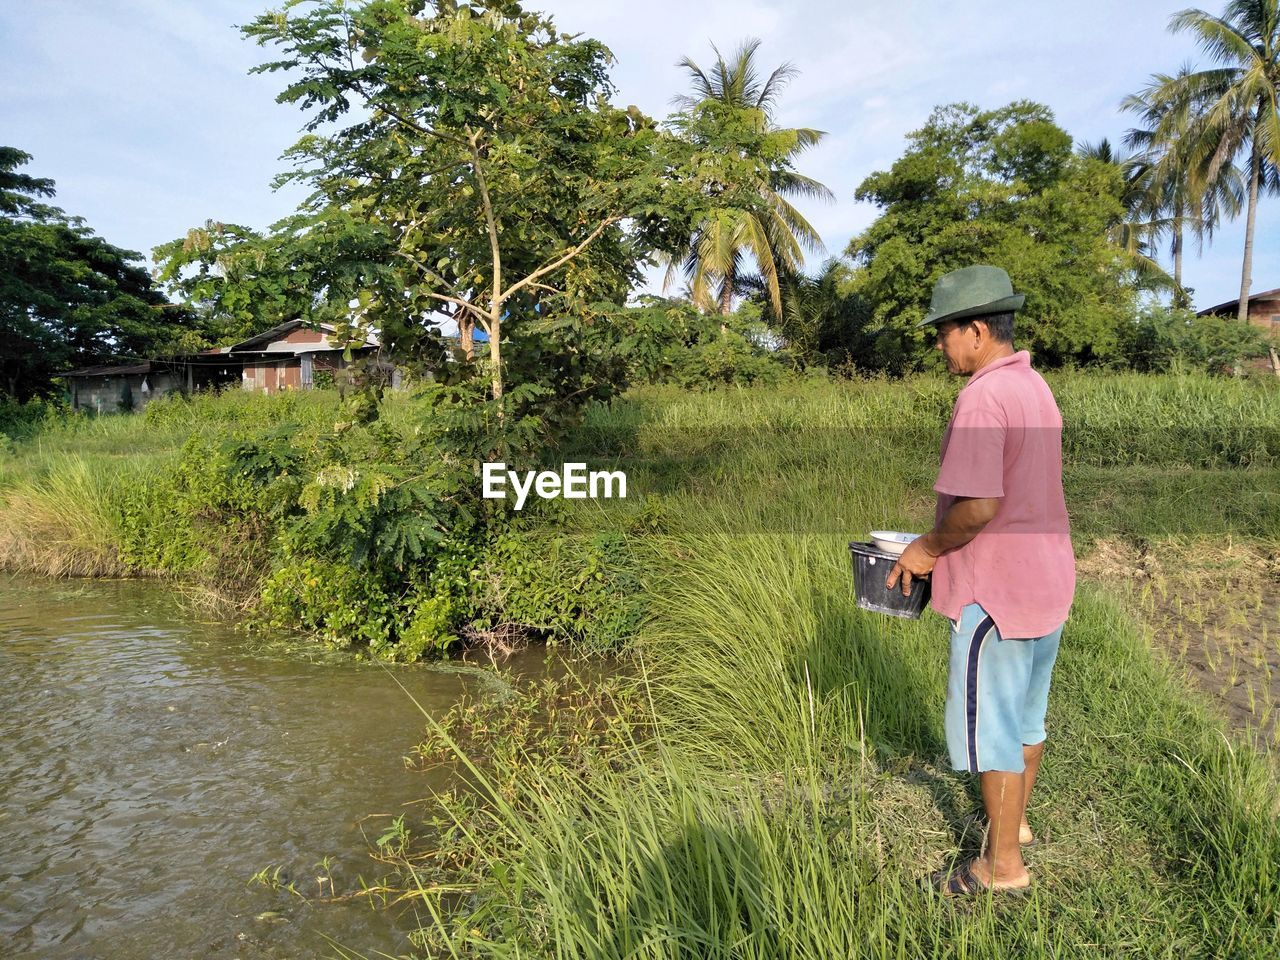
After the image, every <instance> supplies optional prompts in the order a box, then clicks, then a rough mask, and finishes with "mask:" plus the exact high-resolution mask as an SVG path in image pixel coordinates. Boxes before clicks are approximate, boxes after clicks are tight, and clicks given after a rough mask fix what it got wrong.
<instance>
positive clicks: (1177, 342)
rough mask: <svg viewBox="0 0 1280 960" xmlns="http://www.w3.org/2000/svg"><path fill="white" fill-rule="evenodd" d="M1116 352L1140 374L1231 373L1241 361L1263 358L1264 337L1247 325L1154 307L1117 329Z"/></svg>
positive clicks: (1264, 348) (1254, 327)
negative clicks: (1118, 341)
mask: <svg viewBox="0 0 1280 960" xmlns="http://www.w3.org/2000/svg"><path fill="white" fill-rule="evenodd" d="M1120 351H1121V355H1122V356H1123V358H1124V361H1125V363H1126V364H1127V365H1129V366H1131V367H1132V368H1133V369H1135V370H1140V371H1142V372H1144V373H1170V372H1174V373H1176V372H1181V371H1183V370H1185V369H1194V370H1202V371H1204V372H1206V373H1231V372H1233V370H1234V369H1235V368H1236V367H1237V366H1238V365H1239V364H1240V363H1242V362H1243V361H1244V360H1247V359H1250V358H1253V357H1262V356H1266V354H1267V341H1266V339H1265V338H1264V336H1263V334H1262V331H1261V330H1260V329H1259V328H1258V327H1256V326H1254V325H1253V324H1251V323H1240V321H1238V320H1236V319H1234V318H1232V319H1226V318H1223V317H1215V316H1207V317H1198V316H1196V314H1195V313H1194V312H1193V311H1191V310H1179V309H1176V308H1175V309H1166V308H1164V307H1160V306H1155V305H1152V306H1148V307H1147V308H1146V309H1144V310H1143V311H1142V312H1141V313H1139V314H1138V316H1137V317H1136V318H1135V319H1134V320H1133V321H1132V322H1131V323H1129V324H1126V325H1125V326H1123V327H1122V328H1121V331H1120Z"/></svg>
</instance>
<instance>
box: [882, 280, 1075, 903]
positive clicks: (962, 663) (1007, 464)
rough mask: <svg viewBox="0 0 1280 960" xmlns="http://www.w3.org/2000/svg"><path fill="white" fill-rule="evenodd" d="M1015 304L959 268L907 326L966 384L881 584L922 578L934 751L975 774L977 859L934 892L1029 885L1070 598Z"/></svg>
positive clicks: (1046, 441)
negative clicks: (1037, 796) (924, 523)
mask: <svg viewBox="0 0 1280 960" xmlns="http://www.w3.org/2000/svg"><path fill="white" fill-rule="evenodd" d="M1023 299H1024V298H1023V296H1022V295H1020V294H1017V295H1015V294H1014V292H1013V286H1012V285H1011V284H1010V282H1009V277H1008V275H1007V274H1006V273H1005V272H1004V271H1003V270H1001V269H999V268H998V267H990V266H974V267H965V268H964V269H963V270H956V271H953V272H952V273H948V274H947V275H946V276H944V277H943V278H942V279H941V280H939V281H938V283H937V285H936V286H935V287H934V290H933V299H932V303H931V304H930V310H929V314H928V316H926V317H925V319H924V320H923V321H921V323H919V324H917V326H919V327H923V326H930V325H931V326H933V327H934V328H935V336H936V346H937V348H938V349H939V350H941V351H942V355H943V356H944V357H945V358H946V363H947V372H949V373H951V374H954V375H957V376H962V377H968V378H969V382H968V383H967V384H966V385H965V386H964V388H963V389H962V390H961V391H960V394H959V396H957V397H956V404H955V409H954V410H953V411H952V414H951V422H950V423H949V424H948V425H947V429H946V432H945V433H944V434H943V436H942V456H941V467H940V469H939V472H938V480H937V483H935V484H934V487H933V488H934V490H936V491H937V493H938V502H937V509H936V513H935V519H934V527H933V529H932V530H931V531H929V533H927V534H925V535H924V536H922V537H919V538H917V539H916V540H914V541H913V542H912V543H911V544H910V545H909V546H908V547H907V549H906V550H905V551H903V554H902V556H901V558H900V559H899V560H898V562H897V563H896V564H894V566H893V569H892V570H891V571H890V573H889V577H888V580H887V581H886V582H887V585H888V586H889V587H890V588H893V587H894V586H895V584H897V583H898V582H899V581H901V585H902V590H903V592H904V593H906V592H909V591H910V588H911V580H912V578H913V577H924V576H929V575H932V601H931V606H932V607H933V609H934V610H936V611H938V612H939V613H941V614H942V615H943V616H944V617H946V618H947V619H948V620H950V621H951V668H950V678H949V680H948V683H947V706H946V717H945V727H946V735H947V751H948V753H949V754H950V756H951V765H952V766H953V767H955V768H956V769H957V770H968V771H969V772H971V773H977V774H980V775H981V783H982V802H983V806H984V807H985V809H986V814H987V822H988V833H987V844H986V849H985V851H984V852H983V854H982V855H980V856H978V857H976V858H974V859H973V860H971V861H970V862H968V863H967V864H965V865H963V866H962V867H960V868H959V869H958V870H956V871H955V872H953V873H950V874H942V875H939V876H938V877H936V878H935V882H936V883H937V885H938V888H939V889H940V890H941V892H942V893H944V894H946V895H948V896H955V895H961V896H965V895H973V894H975V893H979V892H982V891H985V890H987V889H995V890H1023V889H1026V888H1027V887H1028V886H1029V885H1030V883H1031V878H1030V876H1029V874H1028V873H1027V869H1026V866H1025V865H1024V864H1023V860H1022V848H1021V847H1022V844H1026V843H1030V842H1031V841H1032V839H1033V837H1032V834H1031V829H1030V826H1029V824H1028V823H1027V820H1026V806H1027V801H1028V799H1029V798H1030V796H1031V788H1032V787H1033V786H1034V784H1035V780H1036V774H1037V773H1038V772H1039V769H1040V758H1041V756H1042V755H1043V752H1044V741H1045V729H1044V717H1045V708H1046V705H1047V703H1048V696H1049V678H1050V674H1051V672H1052V670H1053V664H1054V660H1055V659H1056V657H1057V653H1058V641H1059V638H1060V637H1061V635H1062V627H1063V624H1064V622H1065V621H1066V619H1067V613H1068V611H1069V610H1070V608H1071V601H1072V597H1073V596H1074V593H1075V582H1076V577H1075V556H1074V554H1073V553H1072V549H1071V537H1070V534H1069V530H1068V521H1067V509H1066V503H1065V500H1064V498H1063V494H1062V417H1061V415H1060V414H1059V412H1058V406H1057V404H1056V403H1055V402H1054V399H1053V394H1052V393H1051V392H1050V390H1049V386H1048V384H1046V383H1045V382H1044V379H1043V378H1042V377H1041V376H1040V374H1038V373H1036V372H1035V371H1034V370H1032V369H1031V356H1030V354H1029V353H1027V351H1025V350H1022V351H1018V352H1014V349H1013V317H1014V311H1016V310H1017V309H1018V308H1019V307H1021V306H1022V303H1023Z"/></svg>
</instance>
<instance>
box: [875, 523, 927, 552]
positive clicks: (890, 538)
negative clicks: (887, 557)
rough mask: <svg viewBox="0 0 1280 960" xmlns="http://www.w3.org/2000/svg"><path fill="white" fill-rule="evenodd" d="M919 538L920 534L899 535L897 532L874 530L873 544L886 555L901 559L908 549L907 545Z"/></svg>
mask: <svg viewBox="0 0 1280 960" xmlns="http://www.w3.org/2000/svg"><path fill="white" fill-rule="evenodd" d="M918 536H920V534H918V533H899V532H898V531H897V530H872V531H871V542H872V543H874V544H875V545H876V546H877V547H879V548H880V549H881V550H883V551H884V552H885V553H892V554H893V555H894V556H895V557H900V556H902V551H903V550H905V549H907V544H909V543H910V542H911V541H912V540H914V539H915V538H916V537H918Z"/></svg>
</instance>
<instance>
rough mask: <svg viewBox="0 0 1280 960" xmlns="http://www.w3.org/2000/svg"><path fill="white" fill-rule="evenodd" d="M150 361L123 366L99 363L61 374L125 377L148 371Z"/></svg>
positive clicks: (70, 375)
mask: <svg viewBox="0 0 1280 960" xmlns="http://www.w3.org/2000/svg"><path fill="white" fill-rule="evenodd" d="M150 372H151V361H149V360H148V361H145V362H143V363H130V364H126V365H125V366H112V365H111V364H109V363H100V364H98V365H97V366H94V367H82V368H81V369H79V370H72V371H71V372H70V373H64V374H61V376H64V377H127V376H131V375H134V374H139V373H150Z"/></svg>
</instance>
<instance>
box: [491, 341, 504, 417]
mask: <svg viewBox="0 0 1280 960" xmlns="http://www.w3.org/2000/svg"><path fill="white" fill-rule="evenodd" d="M489 375H490V377H491V382H492V384H493V399H495V400H501V399H502V320H501V318H498V317H494V318H492V319H491V320H490V321H489ZM499 416H501V411H499Z"/></svg>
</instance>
